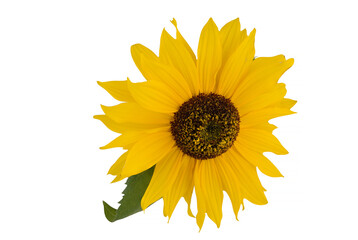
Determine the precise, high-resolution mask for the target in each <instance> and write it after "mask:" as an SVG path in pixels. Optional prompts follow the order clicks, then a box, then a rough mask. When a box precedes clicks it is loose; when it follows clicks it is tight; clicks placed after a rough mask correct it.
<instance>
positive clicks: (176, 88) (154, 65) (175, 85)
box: [141, 56, 192, 101]
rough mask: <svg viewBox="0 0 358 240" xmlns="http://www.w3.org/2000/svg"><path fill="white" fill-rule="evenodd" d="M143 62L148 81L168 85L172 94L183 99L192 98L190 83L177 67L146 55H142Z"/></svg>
mask: <svg viewBox="0 0 358 240" xmlns="http://www.w3.org/2000/svg"><path fill="white" fill-rule="evenodd" d="M141 63H142V70H143V72H145V74H146V76H147V78H148V81H149V80H150V81H151V83H153V82H154V81H155V82H160V83H162V84H164V85H166V86H167V88H168V89H171V94H172V95H176V96H178V97H180V98H181V100H182V101H186V100H187V99H189V98H191V96H192V94H191V92H190V88H189V86H188V83H187V81H185V79H184V78H183V76H182V75H181V74H180V73H179V72H178V70H177V69H176V68H174V67H173V66H171V65H168V64H164V63H162V62H158V61H153V60H152V59H150V58H147V57H145V56H142V59H141Z"/></svg>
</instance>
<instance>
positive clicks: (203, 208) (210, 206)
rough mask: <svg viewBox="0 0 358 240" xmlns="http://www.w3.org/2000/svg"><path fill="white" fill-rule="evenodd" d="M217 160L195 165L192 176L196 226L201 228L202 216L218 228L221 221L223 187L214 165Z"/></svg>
mask: <svg viewBox="0 0 358 240" xmlns="http://www.w3.org/2000/svg"><path fill="white" fill-rule="evenodd" d="M215 160H217V159H208V160H205V161H200V162H198V163H197V164H196V168H195V174H194V184H195V193H196V197H197V207H198V214H197V224H198V226H199V228H201V227H202V223H203V221H204V219H203V216H205V212H207V214H208V217H209V218H210V219H211V220H213V222H215V223H216V226H217V227H220V223H221V219H222V203H223V186H222V183H221V179H220V177H219V175H218V170H217V167H216V164H215Z"/></svg>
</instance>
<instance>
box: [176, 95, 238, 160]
mask: <svg viewBox="0 0 358 240" xmlns="http://www.w3.org/2000/svg"><path fill="white" fill-rule="evenodd" d="M170 123H171V133H172V135H173V137H174V140H175V142H176V145H177V146H178V147H179V148H180V149H181V150H182V151H183V152H184V153H185V154H187V155H189V156H191V157H193V158H196V159H202V160H205V159H210V158H215V157H217V156H220V155H221V154H223V153H224V152H226V151H227V150H228V149H229V148H230V147H231V146H232V145H233V143H234V142H235V140H236V137H237V135H238V133H239V129H240V128H239V123H240V116H239V112H238V111H237V109H236V108H235V106H234V104H233V103H232V102H231V101H230V99H227V98H225V97H224V96H221V95H218V94H215V93H209V94H205V93H200V94H199V95H197V96H195V97H192V98H190V99H189V100H188V101H186V102H184V103H183V104H182V105H181V106H180V108H179V110H178V111H177V112H176V113H174V119H173V121H171V122H170Z"/></svg>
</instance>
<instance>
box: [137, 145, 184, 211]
mask: <svg viewBox="0 0 358 240" xmlns="http://www.w3.org/2000/svg"><path fill="white" fill-rule="evenodd" d="M182 158H183V153H182V152H181V151H180V150H179V149H177V148H176V149H175V150H174V151H172V152H171V153H169V154H167V155H166V156H165V157H164V158H163V159H162V160H161V161H160V162H158V163H157V164H156V165H155V169H154V173H153V176H152V179H151V180H150V183H149V186H148V188H147V190H146V191H145V194H144V196H143V198H142V200H141V206H142V209H143V210H145V209H146V208H147V207H148V206H149V205H151V204H152V203H154V202H155V201H157V200H159V199H160V198H162V197H163V196H164V195H165V194H166V193H167V192H168V190H169V189H170V188H171V187H172V185H173V182H174V181H175V179H176V177H177V175H178V172H179V169H180V165H181V161H182Z"/></svg>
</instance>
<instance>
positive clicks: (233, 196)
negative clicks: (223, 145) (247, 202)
mask: <svg viewBox="0 0 358 240" xmlns="http://www.w3.org/2000/svg"><path fill="white" fill-rule="evenodd" d="M216 164H217V169H218V174H219V176H220V177H221V181H222V184H223V189H224V190H225V191H226V192H227V194H228V195H229V197H230V200H231V204H232V208H233V210H234V213H235V217H236V219H237V220H238V218H237V214H238V212H239V210H240V206H241V205H242V204H243V199H244V197H243V194H242V190H241V187H240V182H239V181H238V179H237V177H236V174H237V173H236V172H235V169H233V167H232V165H230V161H227V160H226V158H223V157H221V156H219V157H218V160H217V161H216Z"/></svg>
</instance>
